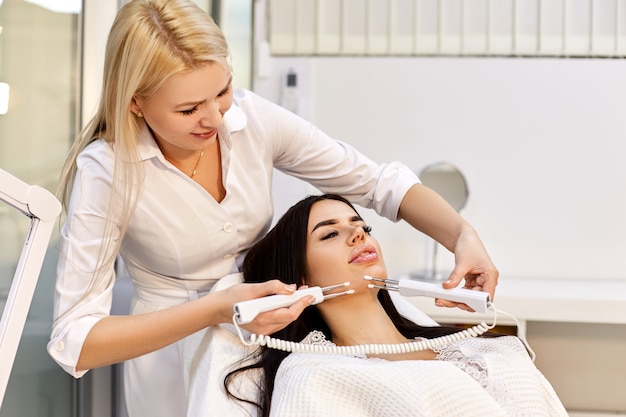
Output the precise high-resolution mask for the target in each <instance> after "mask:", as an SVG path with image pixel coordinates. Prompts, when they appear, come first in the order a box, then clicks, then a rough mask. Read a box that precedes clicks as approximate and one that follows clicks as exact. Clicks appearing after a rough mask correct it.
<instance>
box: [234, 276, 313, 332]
mask: <svg viewBox="0 0 626 417" xmlns="http://www.w3.org/2000/svg"><path fill="white" fill-rule="evenodd" d="M295 290H296V287H295V285H288V284H285V283H283V282H281V281H279V280H276V279H275V280H270V281H266V282H262V283H253V284H237V285H234V286H232V287H229V288H227V289H225V290H224V293H225V294H224V295H225V296H227V297H228V298H229V301H228V302H227V303H226V306H225V308H226V311H225V313H224V314H225V315H226V314H227V315H228V319H227V320H224V322H232V319H233V314H234V312H233V306H234V304H235V303H237V302H240V301H246V300H251V299H256V298H261V297H266V296H269V295H276V294H284V295H291V294H293V293H294V291H295ZM314 301H315V298H314V297H313V296H311V295H307V296H304V297H302V298H301V299H299V300H297V301H296V302H295V303H293V304H292V305H291V306H289V307H282V308H277V309H275V310H271V311H267V312H263V313H260V314H259V315H257V316H256V317H255V319H254V320H252V322H250V323H248V324H246V325H241V327H242V328H244V329H246V330H248V331H250V332H252V333H255V334H263V335H269V334H272V333H274V332H276V331H278V330H280V329H282V328H284V327H285V326H287V325H288V324H289V323H291V322H292V321H294V320H295V319H297V318H298V316H300V314H301V313H302V311H303V310H304V309H305V308H306V307H308V306H310V305H311V303H313V302H314ZM228 304H229V306H228Z"/></svg>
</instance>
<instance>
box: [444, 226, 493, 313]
mask: <svg viewBox="0 0 626 417" xmlns="http://www.w3.org/2000/svg"><path fill="white" fill-rule="evenodd" d="M454 257H455V266H454V269H453V270H452V272H451V273H450V276H449V277H448V280H447V281H446V282H444V283H443V286H444V288H455V287H457V286H458V285H459V284H460V283H461V281H462V280H463V279H465V285H464V288H467V289H470V290H476V291H484V292H487V293H489V296H490V297H491V299H492V300H493V299H494V296H495V291H496V285H498V276H499V272H498V270H497V269H496V267H495V265H494V264H493V262H492V261H491V259H490V257H489V255H488V254H487V251H486V250H485V247H484V246H483V243H482V242H481V240H480V238H479V237H478V235H477V234H476V232H475V231H474V229H473V228H471V227H467V228H465V229H464V231H463V233H461V235H460V236H459V239H458V240H457V243H456V246H455V249H454ZM436 304H437V305H439V306H442V307H459V308H462V309H464V310H469V311H472V310H471V309H470V308H469V307H467V306H466V305H465V304H459V303H455V302H451V301H447V300H441V299H437V300H436Z"/></svg>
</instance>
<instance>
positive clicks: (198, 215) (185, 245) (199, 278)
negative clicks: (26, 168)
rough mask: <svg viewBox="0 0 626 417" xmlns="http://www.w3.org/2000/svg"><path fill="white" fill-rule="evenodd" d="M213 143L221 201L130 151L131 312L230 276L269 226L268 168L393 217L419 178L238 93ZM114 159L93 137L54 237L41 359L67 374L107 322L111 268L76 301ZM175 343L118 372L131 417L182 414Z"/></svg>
mask: <svg viewBox="0 0 626 417" xmlns="http://www.w3.org/2000/svg"><path fill="white" fill-rule="evenodd" d="M218 137H219V140H220V146H221V153H222V175H223V183H224V187H225V188H226V197H225V198H224V200H223V201H221V202H217V201H215V200H214V199H213V198H212V197H211V195H210V194H208V193H207V192H206V191H205V190H204V189H203V188H202V187H200V186H199V185H198V184H197V183H196V182H194V181H193V180H192V179H191V178H189V177H188V176H186V175H185V174H184V173H182V172H181V171H179V170H178V169H177V168H176V167H174V166H173V165H172V164H171V163H169V162H168V161H167V160H166V159H165V158H164V157H163V154H162V153H161V151H160V149H159V147H158V146H157V144H156V142H155V141H154V139H153V138H152V136H151V134H150V132H149V130H148V129H147V128H146V129H144V131H143V133H142V135H141V138H140V143H139V154H140V160H141V164H142V168H143V172H144V182H143V192H142V194H141V199H140V200H139V202H138V206H137V209H136V210H135V212H134V213H133V217H132V219H131V223H130V225H129V228H128V231H127V233H126V235H125V236H118V237H117V238H118V239H122V238H123V239H124V242H123V245H122V247H121V250H120V255H121V256H122V258H123V260H124V263H125V265H126V267H127V269H128V272H129V274H130V276H131V278H132V281H133V285H134V288H135V295H134V298H133V306H132V313H133V314H137V313H140V312H145V311H154V310H157V309H161V308H166V307H168V306H171V305H176V304H180V303H183V302H185V301H188V300H190V299H193V298H195V297H197V296H198V294H202V293H203V292H207V291H209V290H210V288H211V286H212V285H213V284H214V283H215V282H216V281H217V280H218V279H219V278H222V277H224V276H226V275H228V274H231V273H236V272H238V270H239V266H240V264H241V259H242V257H243V255H244V254H245V251H246V250H247V249H248V248H249V247H250V246H251V245H252V244H253V243H254V242H255V241H256V240H258V239H259V238H260V237H261V236H263V235H264V234H265V233H266V232H267V230H268V228H269V227H270V224H271V221H272V218H273V200H272V172H273V171H272V169H273V168H277V169H279V170H281V171H283V172H285V173H287V174H291V175H294V176H296V177H298V178H301V179H303V180H305V181H308V182H309V183H311V184H313V185H314V186H316V187H318V188H319V189H320V190H322V191H324V192H330V193H338V194H341V195H343V196H345V197H346V198H348V199H349V200H351V201H353V202H355V203H357V204H360V205H362V206H364V207H370V208H374V209H375V210H376V211H377V212H378V213H379V214H381V215H383V216H385V217H388V218H389V219H391V220H396V218H397V213H398V209H399V206H400V203H401V201H402V198H403V197H404V195H405V194H406V192H407V191H408V189H409V188H410V187H411V186H412V185H414V184H415V183H417V182H419V180H418V179H417V177H416V176H415V174H414V173H413V172H412V171H411V170H410V169H409V168H408V167H406V166H404V165H403V164H400V163H397V162H394V163H390V164H377V163H374V162H373V161H371V160H370V159H368V158H366V157H365V156H363V155H361V154H360V153H358V152H357V151H356V150H355V149H353V148H352V147H350V146H349V145H346V144H344V143H341V142H338V141H336V140H333V139H331V138H330V137H328V136H327V135H325V134H324V133H323V132H321V131H320V130H319V129H317V128H316V127H315V126H313V125H311V124H310V123H309V122H307V121H305V120H303V119H301V118H299V117H298V116H296V115H294V114H292V113H290V112H288V111H286V110H284V109H282V108H281V107H279V106H277V105H275V104H273V103H271V102H269V101H267V100H264V99H262V98H261V97H259V96H257V95H255V94H253V93H251V92H249V91H246V90H240V91H237V92H236V93H235V97H234V104H233V106H232V107H231V109H230V110H229V111H228V112H227V113H226V114H225V117H224V121H223V124H222V126H220V128H219V132H218ZM113 161H114V154H113V150H112V148H111V146H110V145H109V144H108V143H106V142H104V141H103V140H97V141H95V142H94V143H92V144H91V145H89V146H88V147H87V148H86V149H85V150H84V151H83V152H82V154H81V155H80V156H79V158H78V161H77V165H78V172H77V175H76V180H75V184H74V188H73V192H72V197H71V201H70V206H69V210H68V216H67V221H66V223H65V225H64V227H63V229H62V233H61V237H60V259H59V264H58V268H57V285H56V291H55V310H54V314H55V317H59V316H60V315H62V314H63V313H65V312H66V311H68V309H70V308H71V307H72V306H73V305H75V304H77V303H78V307H77V308H75V309H74V310H72V311H71V312H70V313H69V314H66V315H65V316H63V317H62V319H61V320H58V321H57V322H56V323H55V325H54V326H53V329H52V334H51V339H50V342H49V344H48V351H49V353H50V355H51V356H52V357H53V358H54V360H55V361H57V362H58V363H59V365H60V366H61V367H63V369H65V370H66V371H67V372H68V373H70V374H71V375H73V376H75V377H77V378H78V377H80V376H82V375H83V374H84V373H85V372H77V371H76V369H75V367H76V363H77V361H78V357H79V355H80V351H81V348H82V345H83V342H84V340H85V338H86V337H87V334H88V333H89V331H90V330H91V328H92V327H93V326H94V325H95V324H96V322H97V321H98V320H100V319H101V318H103V317H106V316H107V315H109V314H110V310H111V298H112V288H113V284H114V282H115V272H114V264H113V262H111V263H110V264H109V265H105V271H106V274H105V279H104V280H103V282H102V283H101V284H100V285H99V287H98V290H97V291H95V292H91V293H90V295H89V296H88V297H86V298H84V299H82V300H81V297H82V296H83V295H84V294H85V292H86V289H87V285H88V284H89V282H90V280H91V276H92V274H93V273H92V271H93V270H94V266H95V263H96V260H97V259H98V253H99V250H100V248H101V246H102V244H103V239H102V234H103V233H102V230H103V229H104V223H105V222H104V220H105V219H106V218H107V211H108V209H109V205H108V198H109V197H108V195H109V193H110V190H111V183H112V175H113ZM179 345H180V344H174V345H171V346H169V347H167V348H165V349H162V350H160V351H157V352H154V353H152V354H150V355H146V356H144V357H141V358H137V359H135V360H132V361H129V362H128V363H126V364H125V374H126V375H125V378H126V379H125V385H126V394H127V403H128V407H129V414H130V416H131V417H142V416H150V417H159V416H164V417H165V416H167V417H170V416H173V415H185V407H186V399H185V398H186V396H185V392H184V389H183V382H182V366H181V355H182V353H181V350H180V349H179V347H178V346H179Z"/></svg>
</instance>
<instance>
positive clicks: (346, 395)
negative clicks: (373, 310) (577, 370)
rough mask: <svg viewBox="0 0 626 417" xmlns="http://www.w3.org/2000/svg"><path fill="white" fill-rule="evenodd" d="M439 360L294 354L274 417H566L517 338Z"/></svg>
mask: <svg viewBox="0 0 626 417" xmlns="http://www.w3.org/2000/svg"><path fill="white" fill-rule="evenodd" d="M440 357H441V360H435V361H386V360H381V359H360V358H349V357H345V356H331V355H320V354H307V353H297V354H291V355H290V356H289V357H288V358H287V359H285V361H283V363H282V365H281V366H280V368H279V371H278V374H277V376H276V386H275V388H274V395H273V397H272V411H271V415H272V416H274V417H282V416H284V417H287V416H296V415H297V416H371V417H385V416H389V417H391V416H415V417H420V416H445V417H454V416H459V417H472V416H477V417H479V416H480V417H484V416H490V417H498V416H509V417H510V416H519V417H522V416H528V417H530V416H532V417H542V416H546V417H548V416H550V417H551V416H555V417H567V412H566V411H565V409H564V408H563V406H562V404H561V402H560V401H559V399H558V398H557V396H556V394H555V392H554V390H553V389H552V387H551V385H550V384H549V383H548V382H547V380H546V379H545V378H544V376H543V375H542V374H541V373H540V372H539V371H538V370H537V368H536V367H535V366H534V364H533V363H532V361H531V360H530V358H529V357H528V355H527V353H526V352H525V350H524V347H523V345H522V344H521V343H520V342H519V340H518V339H517V338H514V337H501V338H498V339H468V340H464V341H461V342H458V343H456V344H454V345H452V346H450V347H449V348H447V349H445V350H444V351H443V352H441V354H440Z"/></svg>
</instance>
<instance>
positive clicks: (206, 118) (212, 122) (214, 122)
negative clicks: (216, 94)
mask: <svg viewBox="0 0 626 417" xmlns="http://www.w3.org/2000/svg"><path fill="white" fill-rule="evenodd" d="M222 118H223V116H222V112H221V107H220V103H219V101H217V100H215V101H213V102H210V103H209V105H208V106H207V109H206V110H205V112H204V114H203V115H202V119H201V120H200V124H201V125H202V126H203V127H218V126H220V125H221V124H222Z"/></svg>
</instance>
